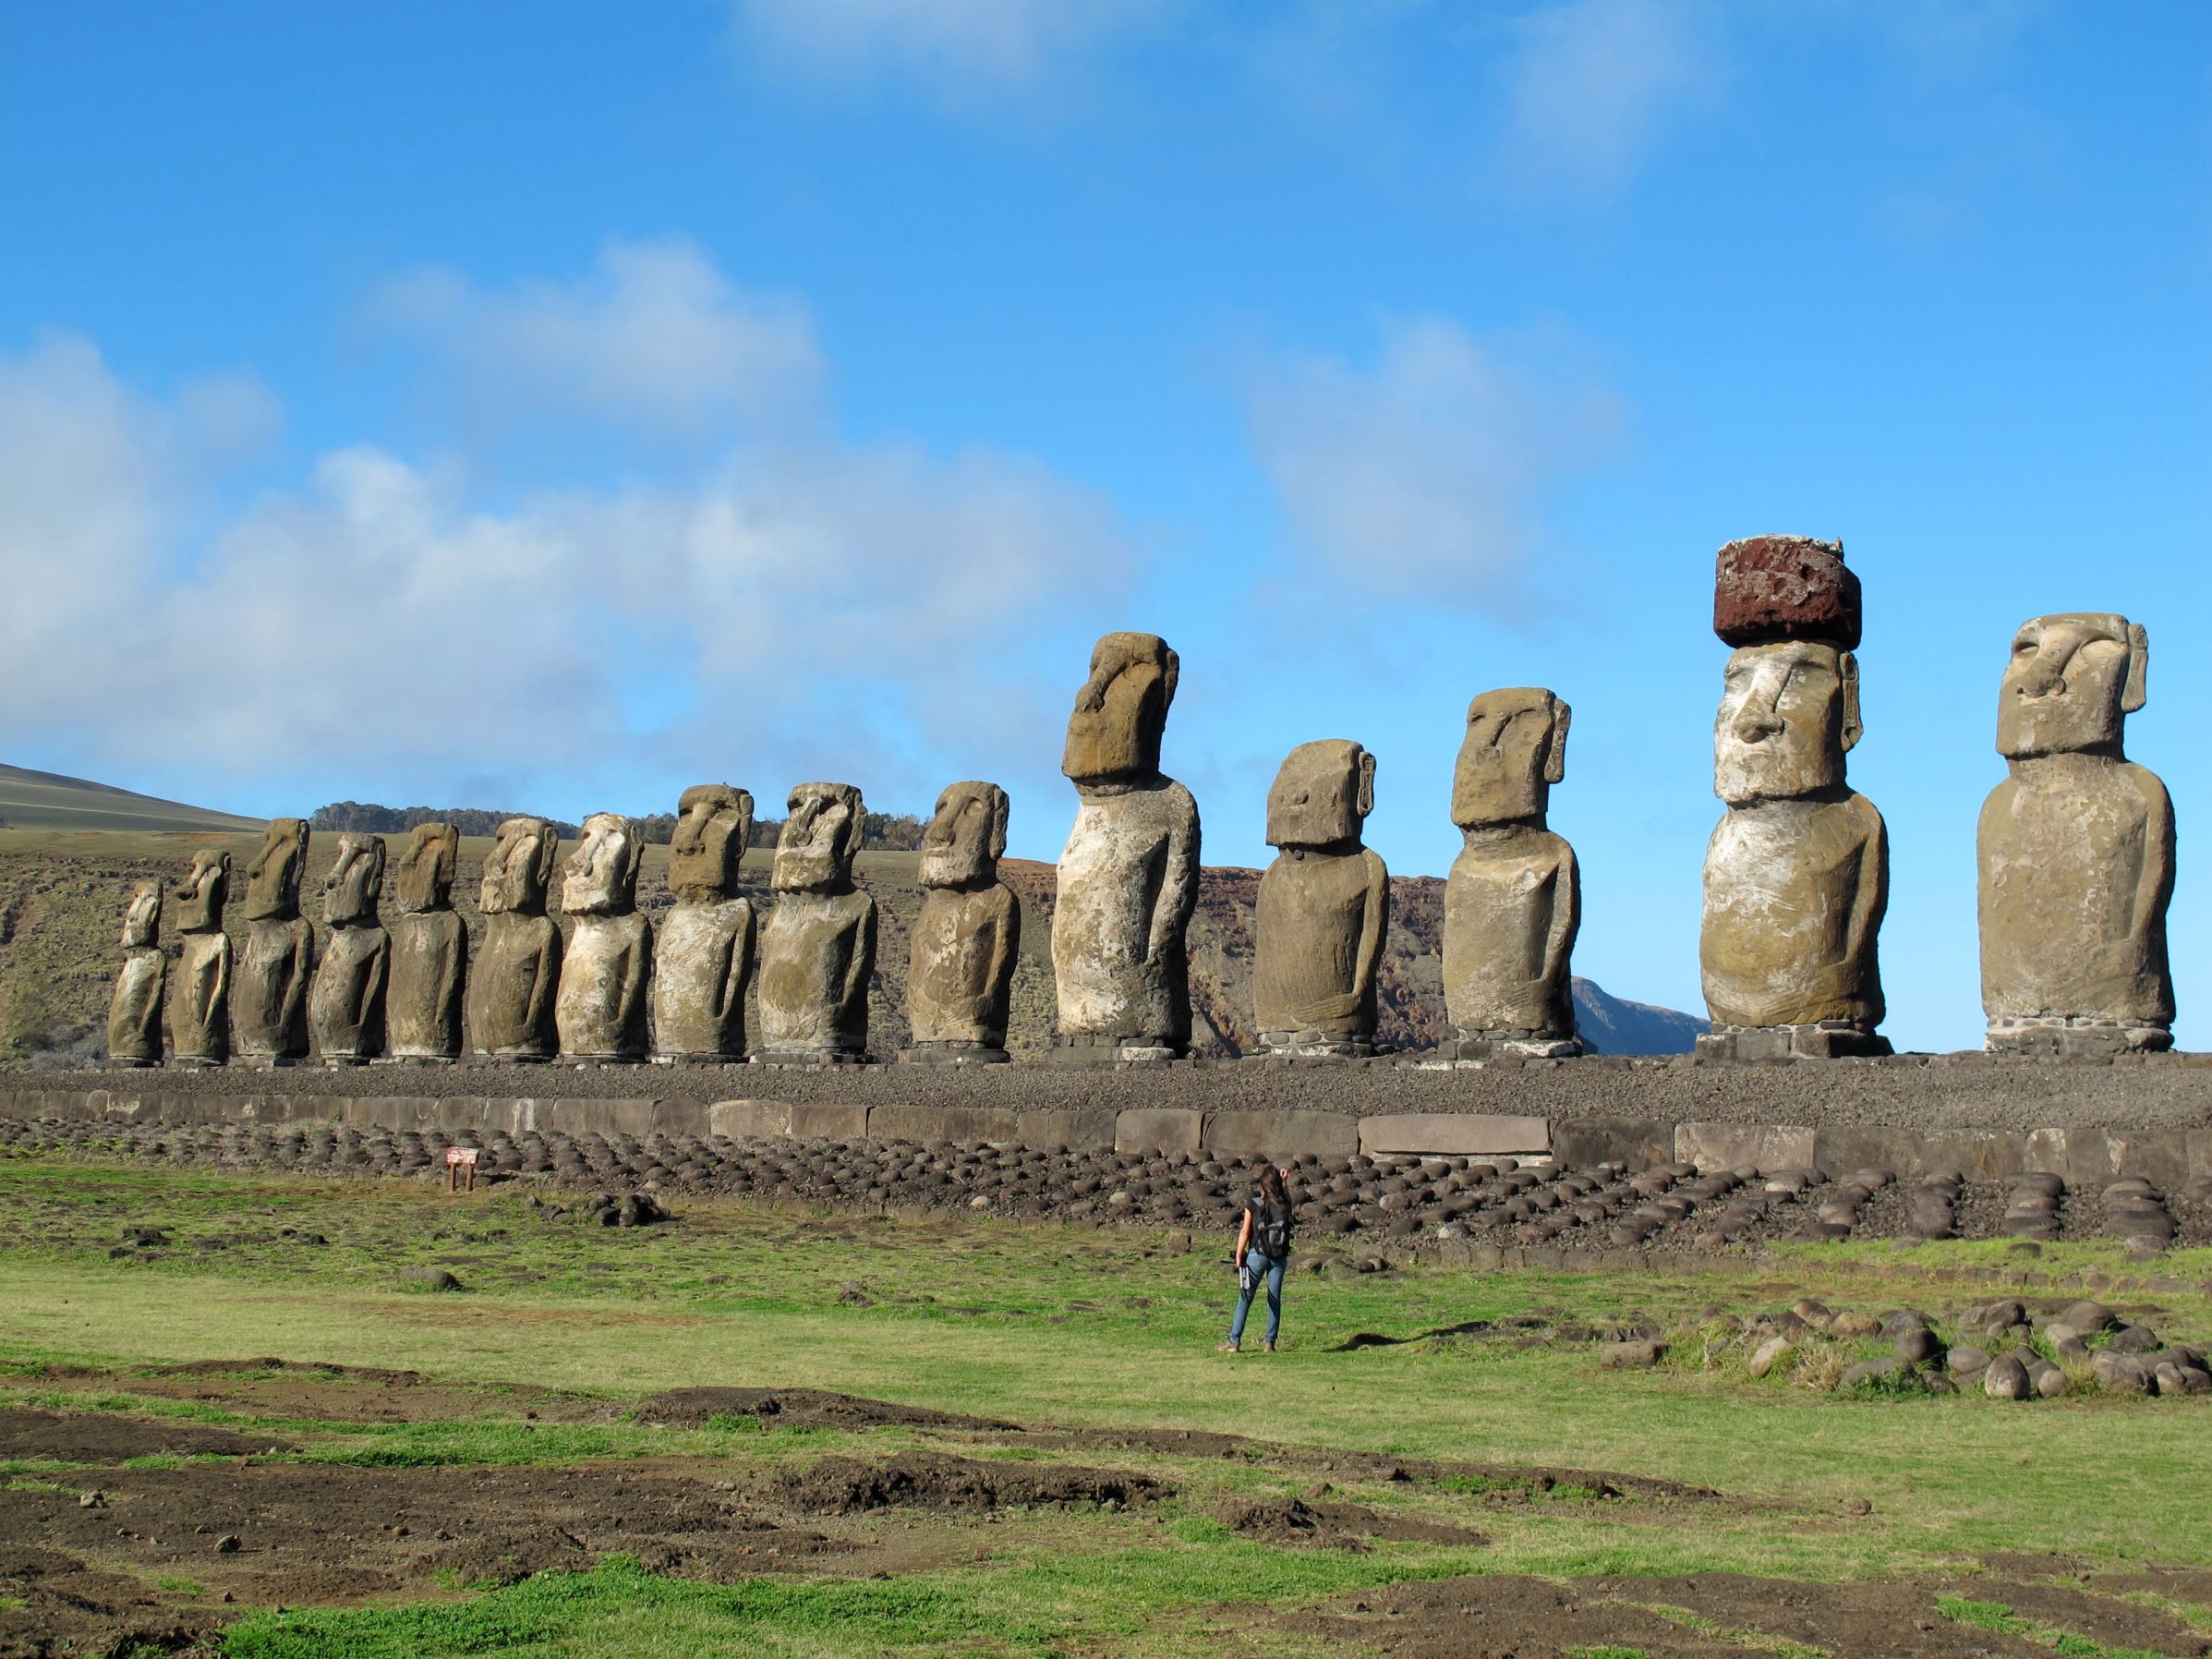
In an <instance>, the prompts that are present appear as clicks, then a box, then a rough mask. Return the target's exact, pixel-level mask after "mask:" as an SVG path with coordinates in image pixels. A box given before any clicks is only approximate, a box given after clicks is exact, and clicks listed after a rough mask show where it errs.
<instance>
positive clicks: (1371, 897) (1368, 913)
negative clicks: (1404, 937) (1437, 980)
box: [1299, 851, 1390, 1025]
mask: <svg viewBox="0 0 2212 1659" xmlns="http://www.w3.org/2000/svg"><path fill="white" fill-rule="evenodd" d="M1361 856H1362V857H1363V858H1364V859H1365V860H1366V864H1367V902H1366V903H1365V905H1364V906H1363V907H1362V908H1361V910H1360V949H1359V954H1358V956H1357V958H1356V959H1355V961H1356V966H1355V968H1354V971H1353V974H1352V988H1351V989H1350V990H1348V991H1346V992H1344V993H1342V994H1341V995H1339V996H1335V997H1324V998H1323V999H1320V1000H1319V1001H1317V1002H1311V1003H1309V1004H1307V1005H1306V1006H1305V1007H1303V1008H1301V1009H1299V1015H1300V1017H1301V1018H1303V1019H1305V1020H1307V1021H1309V1022H1311V1023H1313V1024H1316V1025H1323V1024H1326V1023H1329V1022H1331V1021H1334V1020H1348V1019H1350V1018H1351V1017H1352V1015H1354V1014H1356V1013H1358V1012H1359V1011H1360V1010H1361V1009H1362V1008H1363V1007H1365V1006H1366V1003H1367V1000H1368V999H1369V998H1370V997H1372V996H1373V995H1374V985H1375V975H1376V973H1377V971H1378V970H1379V969H1380V968H1381V967H1382V964H1383V945H1384V941H1385V940H1386V939H1387V938H1389V936H1390V870H1389V866H1386V865H1384V862H1383V860H1382V858H1381V856H1380V855H1379V854H1375V853H1373V852H1372V851H1370V852H1366V853H1363V854H1361Z"/></svg>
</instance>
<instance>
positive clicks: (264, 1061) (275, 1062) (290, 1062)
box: [230, 1054, 308, 1072]
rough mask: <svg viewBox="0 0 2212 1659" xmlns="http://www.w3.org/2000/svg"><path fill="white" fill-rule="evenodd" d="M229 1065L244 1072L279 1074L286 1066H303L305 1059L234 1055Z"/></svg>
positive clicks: (303, 1057) (265, 1055) (305, 1062)
mask: <svg viewBox="0 0 2212 1659" xmlns="http://www.w3.org/2000/svg"><path fill="white" fill-rule="evenodd" d="M230 1063H231V1064H232V1065H234V1066H236V1067H237V1068H239V1069H240V1070H241V1071H246V1072H281V1071H284V1069H285V1068H286V1067H288V1066H304V1065H306V1064H307V1063H308V1062H307V1057H306V1056H305V1055H300V1054H234V1055H232V1056H231V1058H230Z"/></svg>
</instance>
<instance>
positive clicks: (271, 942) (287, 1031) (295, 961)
mask: <svg viewBox="0 0 2212 1659" xmlns="http://www.w3.org/2000/svg"><path fill="white" fill-rule="evenodd" d="M307 858H308V821H307V819H305V818H272V819H271V820H270V823H269V829H268V831H267V832H266V833H265V834H264V835H263V836H262V838H261V850H260V852H259V853H257V854H254V858H253V862H252V863H251V864H249V865H248V866H246V948H245V950H243V951H240V952H239V953H238V962H237V969H236V978H235V982H234V984H233V987H232V990H231V1040H232V1042H233V1044H234V1045H235V1046H236V1052H237V1057H238V1058H239V1059H240V1060H253V1061H258V1062H260V1063H262V1064H270V1065H289V1064H290V1063H292V1062H293V1061H294V1060H299V1059H301V1058H303V1057H304V1056H305V1055H306V1054H307V1052H308V984H309V982H310V980H311V979H312V977H313V975H314V968H315V929H314V927H313V926H312V925H311V924H309V923H308V920H307V918H306V917H304V916H302V915H301V914H299V878H300V873H301V871H302V869H303V868H304V867H305V866H306V864H307Z"/></svg>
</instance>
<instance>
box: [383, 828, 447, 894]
mask: <svg viewBox="0 0 2212 1659" xmlns="http://www.w3.org/2000/svg"><path fill="white" fill-rule="evenodd" d="M460 862H461V833H460V831H459V830H457V829H454V828H453V826H452V825H451V824H417V825H416V826H415V828H414V829H410V830H408V831H407V844H406V845H405V847H404V848H402V849H401V851H400V855H399V879H398V880H397V881H395V882H394V883H393V900H394V901H395V902H397V903H398V905H399V907H400V909H402V910H404V911H407V912H409V913H411V914H419V913H421V912H423V911H426V910H444V909H447V908H448V907H449V906H451V905H452V903H453V872H454V870H455V869H456V868H457V867H458V866H459V865H460Z"/></svg>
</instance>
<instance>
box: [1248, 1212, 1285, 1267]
mask: <svg viewBox="0 0 2212 1659" xmlns="http://www.w3.org/2000/svg"><path fill="white" fill-rule="evenodd" d="M1251 1247H1252V1248H1253V1249H1254V1250H1256V1251H1258V1252H1259V1253H1261V1254H1262V1255H1263V1256H1265V1257H1266V1258H1267V1259H1268V1260H1269V1261H1271V1262H1279V1261H1281V1260H1282V1259H1283V1258H1284V1257H1285V1256H1287V1255H1288V1254H1289V1253H1290V1212H1289V1210H1287V1209H1279V1210H1278V1209H1276V1208H1275V1205H1271V1204H1269V1203H1267V1202H1266V1201H1265V1200H1263V1199H1254V1200H1253V1201H1252V1238H1251Z"/></svg>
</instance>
